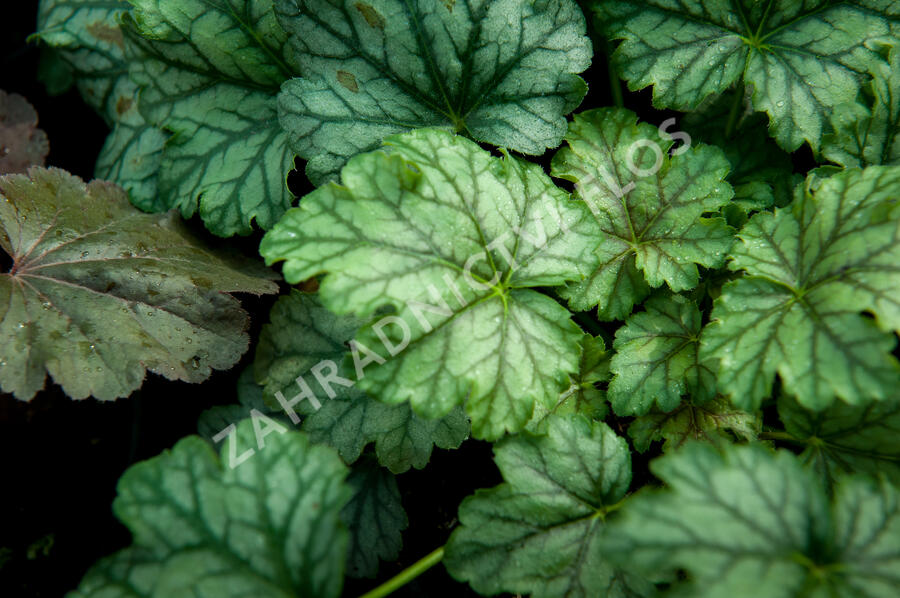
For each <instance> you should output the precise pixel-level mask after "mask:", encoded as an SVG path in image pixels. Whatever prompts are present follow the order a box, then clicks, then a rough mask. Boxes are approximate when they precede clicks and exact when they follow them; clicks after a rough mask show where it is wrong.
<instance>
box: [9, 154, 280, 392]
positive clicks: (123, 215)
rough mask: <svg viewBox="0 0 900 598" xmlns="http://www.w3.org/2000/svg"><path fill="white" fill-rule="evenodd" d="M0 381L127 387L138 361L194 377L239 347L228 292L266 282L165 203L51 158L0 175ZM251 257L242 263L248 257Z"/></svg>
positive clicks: (25, 385)
mask: <svg viewBox="0 0 900 598" xmlns="http://www.w3.org/2000/svg"><path fill="white" fill-rule="evenodd" d="M0 199H2V201H0V247H2V248H3V251H5V252H6V253H7V254H8V255H9V256H10V257H11V258H12V260H13V266H12V269H11V270H10V271H9V272H8V273H3V274H2V275H0V306H2V307H0V386H2V388H3V390H4V391H5V392H11V393H14V394H15V395H16V396H17V397H19V398H20V399H30V398H31V397H33V396H34V395H35V393H37V392H38V391H39V390H40V389H41V388H43V386H44V379H45V377H46V375H47V374H48V373H49V374H50V376H51V377H52V378H53V380H54V381H55V382H56V383H58V384H59V385H60V386H62V387H63V389H64V390H65V391H66V393H67V394H68V395H69V396H71V397H73V398H77V399H81V398H85V397H87V396H94V397H97V398H98V399H105V400H108V399H115V398H118V397H124V396H127V395H129V394H131V392H132V391H134V390H135V389H137V388H138V387H139V386H140V385H141V382H142V381H143V379H144V375H145V372H146V371H147V370H150V371H152V372H155V373H158V374H161V375H163V376H165V377H167V378H169V379H172V380H187V381H190V382H201V381H203V380H205V379H206V378H208V377H209V375H210V373H211V370H213V369H227V368H230V367H231V366H233V365H234V364H235V363H236V362H237V360H238V359H239V358H240V356H241V355H242V354H243V353H244V351H246V350H247V346H248V343H249V337H248V335H247V332H246V330H247V326H248V317H247V313H246V312H245V311H244V310H243V309H241V306H240V304H239V302H238V301H237V300H236V299H235V298H233V297H231V296H230V295H228V293H231V292H245V293H246V292H249V293H256V294H261V293H271V292H273V291H274V290H275V285H274V284H273V283H272V282H271V281H269V280H268V279H267V273H266V272H265V271H264V270H263V269H262V268H259V267H258V266H256V265H255V264H252V265H249V266H248V264H240V263H238V264H235V263H229V260H228V258H227V257H225V256H220V255H216V254H214V253H212V252H211V251H209V250H207V249H205V248H204V247H203V245H202V244H200V242H199V241H198V240H196V239H195V238H194V237H193V236H192V235H191V234H190V233H189V232H188V231H187V230H186V229H185V227H184V225H183V224H181V223H180V222H178V221H177V220H176V219H174V218H173V217H172V215H171V214H142V213H140V212H139V211H137V210H136V209H134V208H133V207H132V206H131V205H129V203H128V200H127V198H126V196H125V193H124V191H123V190H122V189H121V188H119V187H117V186H115V185H113V184H111V183H105V182H102V181H95V182H93V183H90V184H85V183H84V182H83V181H81V180H80V179H78V178H77V177H74V176H72V175H69V174H67V173H65V172H63V171H61V170H58V169H42V168H32V169H31V170H30V171H29V174H28V175H7V176H4V177H0ZM250 266H252V267H250Z"/></svg>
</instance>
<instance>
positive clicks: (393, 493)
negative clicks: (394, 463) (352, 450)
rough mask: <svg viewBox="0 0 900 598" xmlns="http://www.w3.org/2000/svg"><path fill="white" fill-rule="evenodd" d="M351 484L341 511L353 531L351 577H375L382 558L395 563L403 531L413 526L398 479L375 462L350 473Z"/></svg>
mask: <svg viewBox="0 0 900 598" xmlns="http://www.w3.org/2000/svg"><path fill="white" fill-rule="evenodd" d="M347 485H348V486H350V488H351V489H352V490H353V496H352V497H351V498H350V501H349V502H348V503H347V505H346V506H345V507H344V509H343V510H342V511H341V520H342V521H343V522H344V523H345V524H346V525H347V528H348V529H349V530H350V545H349V547H348V551H347V575H349V576H350V577H375V574H376V573H378V561H379V559H380V560H383V561H393V560H395V559H396V558H397V557H398V556H399V555H400V548H401V547H402V546H403V540H402V538H401V532H402V531H403V530H405V529H406V527H407V526H408V525H409V521H408V520H407V518H406V512H405V511H404V510H403V505H402V504H401V503H400V490H399V489H398V488H397V478H395V477H394V475H393V474H392V473H390V472H388V471H386V470H385V469H383V468H381V467H379V466H378V463H377V462H376V461H375V460H374V459H364V460H361V461H358V462H357V463H356V465H354V466H353V469H351V470H350V477H349V478H347Z"/></svg>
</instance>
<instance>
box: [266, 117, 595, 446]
mask: <svg viewBox="0 0 900 598" xmlns="http://www.w3.org/2000/svg"><path fill="white" fill-rule="evenodd" d="M387 143H388V145H389V146H390V149H391V154H390V155H388V154H386V153H385V152H381V151H379V152H372V153H369V154H363V155H360V156H357V157H356V158H354V159H352V160H351V161H350V162H349V163H348V164H347V166H346V167H345V168H344V170H343V173H342V185H337V184H335V183H330V184H328V185H325V186H323V187H320V188H319V189H317V190H316V191H314V192H313V193H311V194H309V195H307V196H306V197H305V198H304V199H303V200H302V202H301V204H300V208H298V209H294V210H291V211H290V212H288V213H287V215H285V217H284V219H283V220H282V221H281V222H280V223H279V224H278V226H276V227H275V228H274V229H273V230H272V231H270V232H269V233H268V234H267V235H266V237H265V238H264V239H263V242H262V245H261V247H260V252H261V253H262V255H263V256H264V257H265V258H266V260H267V262H268V263H269V264H272V263H274V262H277V261H282V260H284V261H285V264H284V270H283V271H284V275H285V278H286V279H287V280H288V281H289V282H299V281H301V280H305V279H307V278H309V277H311V276H314V275H317V274H319V273H322V272H328V275H327V276H326V277H325V278H324V280H323V281H322V284H321V288H320V291H319V292H320V295H321V298H322V303H323V304H324V305H325V306H326V307H328V308H329V309H330V310H332V311H334V312H335V313H339V314H346V313H355V314H357V315H359V316H370V315H373V314H375V313H376V311H377V310H378V309H379V308H383V307H389V308H391V309H393V310H395V312H394V314H389V315H387V316H385V317H383V318H381V319H379V320H378V321H376V322H374V323H370V324H368V325H367V326H365V327H364V328H363V329H362V330H361V331H360V333H359V334H358V335H357V338H356V340H357V343H358V344H359V345H360V346H364V347H365V348H366V349H368V351H366V355H369V352H372V353H374V354H375V355H377V357H372V358H371V359H377V360H380V361H379V364H376V365H371V364H370V365H369V367H368V369H367V370H365V371H364V372H359V373H358V374H357V378H360V379H359V380H358V385H359V386H360V387H361V388H362V389H363V390H365V391H367V392H371V393H372V394H373V395H374V396H376V397H377V398H379V399H380V400H382V401H385V402H388V403H391V404H399V403H403V402H405V401H409V402H410V403H411V404H412V407H413V410H414V411H415V412H416V413H418V414H420V415H422V416H424V417H429V418H436V417H441V416H444V415H446V414H447V413H450V412H451V411H452V410H453V408H454V407H455V406H457V405H460V404H462V403H463V402H465V403H466V411H467V412H468V414H469V416H470V417H471V418H472V429H473V434H474V435H475V436H477V437H479V438H485V439H496V438H499V437H500V436H502V435H503V434H504V433H505V432H507V431H509V432H515V431H518V430H520V429H522V428H523V427H524V425H525V424H526V423H527V422H528V420H529V419H530V418H531V415H532V411H533V408H534V403H535V402H539V403H543V404H544V405H546V406H548V407H552V405H553V403H554V402H555V401H556V399H557V397H558V396H559V392H560V390H561V389H562V388H563V386H564V385H565V383H566V381H567V377H568V375H569V374H574V373H575V372H577V371H578V360H579V342H580V340H581V332H580V330H579V329H578V327H577V326H576V325H575V324H574V322H572V321H571V319H570V317H569V316H570V314H569V312H568V311H567V310H566V309H565V308H564V307H562V306H560V305H559V304H558V303H556V302H555V301H553V300H552V299H550V298H549V297H547V296H546V295H543V294H541V293H538V292H537V291H534V290H532V289H531V288H530V287H538V286H541V287H543V286H554V285H559V284H562V283H564V282H565V281H567V280H577V279H579V278H581V277H582V276H583V275H584V273H583V272H584V271H585V270H586V271H590V270H591V269H592V267H593V265H594V263H595V260H594V259H593V256H592V249H593V247H595V246H596V240H595V238H594V237H593V235H592V234H591V233H592V232H593V231H592V225H591V222H590V214H588V212H587V209H586V208H585V207H584V206H583V204H581V203H579V202H574V201H571V200H570V199H569V197H568V195H567V194H566V193H565V192H564V191H562V190H560V189H558V188H556V187H555V186H554V185H553V184H552V182H551V181H550V179H549V178H548V177H547V176H546V175H545V174H544V173H543V171H542V170H541V168H540V167H539V166H537V165H534V164H530V163H526V162H523V161H521V160H518V159H516V158H513V157H510V156H508V155H507V156H505V157H504V158H503V159H498V158H494V157H492V156H491V155H490V154H489V153H488V152H486V151H485V150H483V149H481V148H479V147H478V146H477V145H476V144H475V143H473V142H471V141H469V140H467V139H464V138H462V137H455V136H453V135H452V134H450V133H446V132H444V131H439V130H429V129H426V130H417V131H413V132H410V133H405V134H403V135H397V136H395V137H391V138H389V140H388V142H387ZM379 345H380V346H379ZM381 347H383V349H382V348H381ZM390 353H393V356H391V355H390ZM382 362H383V363H382ZM360 369H362V368H360ZM360 374H363V375H362V376H360Z"/></svg>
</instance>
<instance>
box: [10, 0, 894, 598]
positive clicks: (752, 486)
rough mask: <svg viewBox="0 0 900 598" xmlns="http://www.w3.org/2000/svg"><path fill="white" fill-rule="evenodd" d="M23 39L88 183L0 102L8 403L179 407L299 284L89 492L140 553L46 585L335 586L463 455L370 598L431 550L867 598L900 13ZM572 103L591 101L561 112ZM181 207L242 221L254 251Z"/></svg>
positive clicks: (673, 581)
mask: <svg viewBox="0 0 900 598" xmlns="http://www.w3.org/2000/svg"><path fill="white" fill-rule="evenodd" d="M38 21H39V30H38V31H37V33H36V34H35V36H34V39H35V40H36V41H37V42H38V43H40V44H42V45H43V46H44V47H45V49H46V50H47V51H48V54H47V60H51V61H52V63H50V65H49V66H48V68H46V69H45V75H44V78H45V80H46V83H47V84H48V86H49V87H50V88H51V89H57V90H60V89H64V88H65V87H66V86H68V85H71V84H74V85H77V86H78V88H79V90H80V91H81V93H82V95H83V97H84V98H85V101H87V102H88V103H90V104H91V106H93V107H94V108H95V109H96V110H97V111H98V113H99V114H100V115H101V116H102V117H103V119H104V120H105V121H106V122H107V123H108V124H109V126H110V130H111V132H110V135H109V138H108V140H107V142H106V145H105V146H104V148H103V150H102V153H101V154H100V156H98V158H97V166H96V175H97V177H98V179H102V181H101V180H98V181H95V182H92V183H85V182H83V181H82V180H80V179H78V178H77V177H74V176H72V175H69V174H67V173H65V172H63V171H61V170H58V169H54V168H49V169H47V168H43V161H44V158H45V156H46V155H47V139H46V136H44V134H43V133H42V132H41V131H40V130H39V129H37V128H36V127H37V116H36V115H35V113H34V110H33V109H31V107H30V106H29V105H28V104H27V103H26V102H25V101H24V99H23V98H21V97H19V96H15V95H9V96H8V95H6V94H5V93H2V92H0V147H2V149H3V150H4V152H3V153H0V168H2V169H3V173H4V174H5V175H4V176H2V177H0V247H2V248H3V250H4V251H5V252H6V253H7V254H8V255H9V256H10V257H11V259H12V262H13V265H12V269H11V270H10V271H9V272H7V273H3V274H2V275H0V388H2V390H3V391H4V392H7V393H13V394H14V395H15V396H16V397H18V398H19V399H22V400H29V399H31V398H32V397H33V396H34V395H35V394H36V393H37V392H38V391H40V390H41V389H42V388H43V387H44V385H45V382H46V380H45V379H46V377H47V375H48V374H49V376H50V377H51V379H52V381H53V382H54V383H55V384H58V385H59V386H61V387H62V389H63V390H64V391H65V392H66V393H67V394H68V395H69V396H71V397H72V398H73V399H83V398H86V397H89V396H91V397H94V398H96V399H100V400H109V399H115V398H122V397H126V396H128V395H129V394H131V393H132V392H133V391H134V390H136V389H137V388H139V387H140V386H141V384H142V382H143V380H144V377H145V374H146V371H147V370H149V371H151V372H154V373H157V374H161V375H163V376H166V377H168V378H170V379H175V380H183V381H188V382H198V383H199V382H202V381H203V380H205V379H206V378H207V377H208V376H209V375H210V373H211V371H212V370H213V369H229V368H231V367H233V366H234V365H235V363H237V361H238V360H239V358H240V357H241V355H242V354H243V353H244V352H246V351H247V349H248V347H249V346H250V339H249V338H248V335H247V327H248V314H246V313H245V312H244V311H243V309H242V308H241V307H240V304H239V302H238V299H237V298H235V297H233V296H232V295H231V294H232V293H254V294H264V293H274V292H276V290H277V288H278V287H277V285H276V284H275V281H276V280H278V279H279V274H276V273H274V271H273V270H270V269H267V268H266V266H269V267H277V268H279V269H280V276H281V277H283V279H284V281H285V282H286V283H287V285H296V288H290V289H288V288H287V285H284V286H283V287H282V288H283V291H284V292H283V295H282V296H281V297H280V298H279V299H278V300H277V302H276V303H275V305H274V307H273V309H272V311H271V313H270V314H268V324H266V325H265V326H264V327H263V329H262V332H261V334H260V336H259V338H257V339H254V340H253V347H254V351H255V357H254V360H253V363H252V365H251V366H250V367H249V368H247V369H246V370H244V371H243V373H242V375H241V376H240V382H239V383H238V387H237V388H236V389H235V396H236V398H237V400H236V402H235V404H233V405H221V406H218V407H215V408H214V409H212V410H210V411H207V412H206V413H204V414H203V416H202V417H201V419H200V421H199V423H198V428H199V432H200V434H199V435H198V436H191V437H188V438H185V439H183V440H181V441H180V442H179V443H178V444H177V445H176V446H175V447H174V448H173V449H172V450H170V451H166V452H164V453H163V454H161V455H160V456H158V457H155V458H153V459H150V460H149V461H145V462H142V463H138V464H136V465H134V466H132V467H131V468H129V469H128V470H127V472H126V473H125V474H124V476H123V477H122V478H121V480H120V482H119V487H118V488H119V491H118V497H117V498H116V500H115V503H114V505H113V510H114V511H115V514H116V516H117V517H118V518H119V519H120V520H121V521H122V523H124V524H125V526H127V528H128V529H129V530H130V531H131V533H132V545H131V546H130V547H128V548H125V549H124V550H122V551H120V552H118V553H116V554H114V555H112V556H110V557H108V558H105V559H103V560H101V561H99V562H98V563H97V564H96V565H95V566H94V567H93V568H92V569H91V570H90V571H88V572H87V573H86V574H85V576H84V579H83V581H82V582H81V584H80V586H79V587H78V588H77V589H75V590H74V591H73V592H72V594H71V595H70V596H72V597H73V598H88V597H92V598H101V597H102V598H125V597H129V598H150V597H155V598H163V597H165V598H172V597H175V598H178V597H182V596H183V597H188V596H191V597H213V596H215V597H217V598H220V597H222V596H234V597H237V596H254V597H288V596H297V597H309V598H327V597H338V596H341V595H342V589H343V586H344V581H345V576H351V577H357V578H360V577H361V578H365V577H369V578H376V577H377V576H378V570H379V565H380V562H381V561H396V560H397V559H398V556H399V555H400V550H401V547H402V545H403V532H404V530H405V529H407V527H409V526H415V525H416V521H415V520H409V519H408V517H407V514H406V512H405V511H404V506H403V500H402V497H401V493H400V490H399V487H398V483H397V476H399V475H402V474H404V472H407V471H408V470H410V469H411V468H415V469H422V468H424V467H426V466H427V465H428V462H429V459H430V458H431V456H432V453H433V452H434V451H435V450H444V449H455V448H457V447H459V446H460V445H461V444H462V443H463V442H466V441H469V442H474V441H476V440H481V441H488V442H492V443H495V444H494V462H495V463H496V466H497V468H498V469H499V473H500V475H501V476H502V480H503V481H502V483H500V484H499V485H497V486H495V487H493V488H486V489H481V490H478V491H477V492H475V493H474V495H472V496H469V497H468V498H466V499H465V500H464V501H463V502H462V504H460V505H459V510H458V521H457V523H456V525H455V527H454V529H453V531H452V534H451V535H450V536H449V540H448V541H447V542H446V543H445V544H443V545H441V544H442V542H443V540H442V539H436V540H435V546H434V547H435V551H434V552H432V553H431V554H428V555H422V559H421V560H419V561H417V562H413V561H410V562H407V563H404V565H408V567H407V568H406V569H404V570H403V571H402V572H401V573H400V574H399V575H398V576H396V577H393V578H390V579H388V580H386V581H384V583H381V585H378V584H377V583H376V582H372V585H373V587H374V586H377V587H375V589H373V590H372V591H371V592H369V593H367V594H365V596H366V597H367V598H375V597H381V596H387V595H388V594H390V593H392V592H394V591H396V590H398V589H399V588H401V587H402V586H403V585H404V584H406V583H408V582H409V581H410V580H411V579H412V578H414V577H415V576H416V575H418V574H420V573H422V572H423V571H425V570H426V569H428V568H429V567H432V566H435V565H437V564H438V563H440V562H443V566H445V567H446V569H447V571H448V572H449V573H450V575H452V576H453V577H454V578H455V579H457V580H458V581H460V582H465V583H467V584H469V586H471V588H472V589H473V590H474V591H476V592H478V593H479V594H482V595H485V596H488V595H494V594H500V593H508V594H515V595H530V596H534V597H536V598H562V597H570V598H571V597H579V596H581V597H586V598H587V597H590V598H596V597H609V598H620V597H622V598H624V597H650V596H656V595H671V596H696V597H728V598H742V597H745V596H746V597H751V596H752V597H754V598H756V597H759V596H763V597H765V598H779V597H784V598H789V597H825V596H828V597H838V598H861V597H864V598H893V597H895V596H897V595H900V490H898V486H897V484H900V467H898V463H900V391H898V389H900V362H898V353H897V334H898V333H900V4H898V3H897V2H894V1H892V0H843V1H830V0H806V1H803V2H800V1H793V0H766V1H755V0H731V1H726V0H678V1H671V0H647V1H641V2H637V1H631V0H596V1H586V2H581V3H580V4H579V3H576V2H575V1H574V0H494V1H491V0H403V1H401V0H365V1H362V0H360V1H356V0H215V1H213V0H129V1H128V2H124V1H116V0H99V1H98V0H41V2H40V6H39V15H38ZM604 50H609V52H608V56H606V57H604ZM592 57H593V58H594V60H595V62H601V63H602V62H604V61H606V58H608V62H609V68H610V72H611V75H612V77H611V79H610V80H609V81H606V80H604V78H602V77H596V76H595V75H590V73H594V74H595V73H596V70H591V71H588V73H589V75H585V77H586V78H587V81H585V79H584V78H582V76H580V75H581V74H583V73H584V72H585V71H586V70H587V69H588V67H589V66H590V65H591V60H592ZM601 66H602V65H601ZM619 78H621V79H623V80H624V81H625V82H626V83H627V86H628V88H629V89H631V90H633V91H636V90H641V89H644V88H652V92H649V91H648V93H652V101H653V105H654V106H655V107H656V108H659V109H661V110H662V109H667V110H668V111H667V112H666V113H665V115H664V117H660V118H659V122H658V123H657V122H654V123H648V122H643V121H642V120H641V119H639V118H638V115H637V114H636V113H635V112H633V111H631V110H630V109H629V108H628V107H626V106H624V105H623V104H624V101H623V94H622V92H621V90H620V89H619V87H618V86H619V80H620V79H619ZM594 79H596V80H594ZM588 84H590V85H592V86H598V87H602V86H609V85H612V88H611V92H612V93H611V97H613V98H614V102H615V103H616V104H617V105H615V106H608V107H599V108H594V109H590V110H584V111H582V112H579V113H575V114H572V113H573V111H575V110H576V109H577V108H578V106H579V105H580V104H581V102H582V100H583V99H584V97H585V95H586V93H587V89H588ZM648 97H649V96H648ZM657 115H659V113H657ZM672 115H675V116H674V117H672ZM51 141H52V140H51ZM801 155H808V156H811V158H810V160H808V161H814V163H815V165H814V167H813V168H806V167H803V168H802V169H801V168H799V167H796V166H795V164H801V163H803V160H802V159H799V158H798V156H801ZM298 159H299V160H298ZM295 160H296V163H295ZM29 166H31V168H30V169H28V170H27V172H26V169H27V168H28V167H29ZM295 167H297V168H298V169H299V170H301V171H303V172H305V176H306V177H308V179H309V181H310V182H311V184H312V185H314V186H315V188H314V190H312V191H311V192H309V193H306V194H304V195H303V196H302V197H300V198H299V199H298V198H296V197H294V195H293V193H292V192H291V190H290V189H291V188H290V187H289V186H288V185H287V177H288V174H289V173H291V171H292V170H294V169H295ZM13 173H16V174H13ZM301 176H303V175H301ZM194 215H199V218H200V220H201V221H202V223H203V225H205V227H206V228H207V229H208V231H209V232H210V233H212V234H213V235H216V236H219V237H224V238H228V237H232V236H235V235H248V234H252V233H254V232H257V233H260V232H264V236H263V235H262V234H261V235H260V236H261V238H262V240H261V244H260V247H259V253H260V255H261V258H262V259H260V260H258V261H252V260H251V261H248V260H246V259H244V258H241V257H235V255H232V254H230V253H227V252H223V251H222V250H213V249H210V248H209V247H208V246H207V244H206V243H204V242H203V241H202V240H199V239H197V238H195V236H194V235H192V234H191V233H190V232H189V231H188V228H187V227H186V226H185V225H184V224H183V223H182V222H181V220H180V217H184V218H189V217H192V216H194ZM179 216H180V217H179ZM263 262H265V265H264V264H263ZM252 315H253V316H254V317H256V318H259V319H261V320H263V319H265V318H266V314H252ZM470 437H471V438H472V439H473V440H467V439H469V438H470ZM633 460H634V463H633V462H632V461H633ZM648 462H649V471H647V470H646V465H645V464H646V463H648ZM638 472H640V473H639V474H638ZM382 578H383V576H382ZM379 581H381V579H379ZM345 595H346V593H345Z"/></svg>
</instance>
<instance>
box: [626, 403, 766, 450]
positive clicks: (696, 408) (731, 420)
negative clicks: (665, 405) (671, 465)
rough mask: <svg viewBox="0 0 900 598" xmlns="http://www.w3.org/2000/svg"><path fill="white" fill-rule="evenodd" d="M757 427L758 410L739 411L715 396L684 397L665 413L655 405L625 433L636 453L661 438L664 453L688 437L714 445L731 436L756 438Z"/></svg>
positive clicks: (759, 421)
mask: <svg viewBox="0 0 900 598" xmlns="http://www.w3.org/2000/svg"><path fill="white" fill-rule="evenodd" d="M761 428H762V418H761V417H760V414H759V413H755V414H753V413H747V412H746V411H741V410H740V409H736V408H734V407H733V406H732V405H731V403H730V402H729V401H728V400H726V399H724V398H721V397H717V398H714V399H712V400H710V401H706V402H703V403H699V404H698V403H696V402H694V401H693V400H690V399H688V400H685V401H682V402H681V404H680V405H679V406H678V407H676V408H675V409H674V410H672V411H670V412H668V413H666V412H664V411H659V410H658V409H655V410H653V411H652V412H650V413H649V414H647V415H643V416H641V417H638V418H636V419H635V420H634V421H633V422H631V425H629V426H628V435H629V436H630V437H631V440H632V442H633V443H634V448H635V450H637V451H638V452H639V453H645V452H647V450H648V449H649V448H650V445H651V443H653V442H656V441H658V440H662V441H663V445H662V450H663V452H666V453H668V452H670V451H672V450H675V449H677V448H679V447H680V446H681V445H683V444H684V443H685V442H688V441H690V440H702V441H705V442H709V443H712V444H715V445H718V446H721V445H723V444H725V443H728V442H734V440H735V438H737V439H739V440H756V437H757V435H758V434H759V432H760V429H761Z"/></svg>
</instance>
